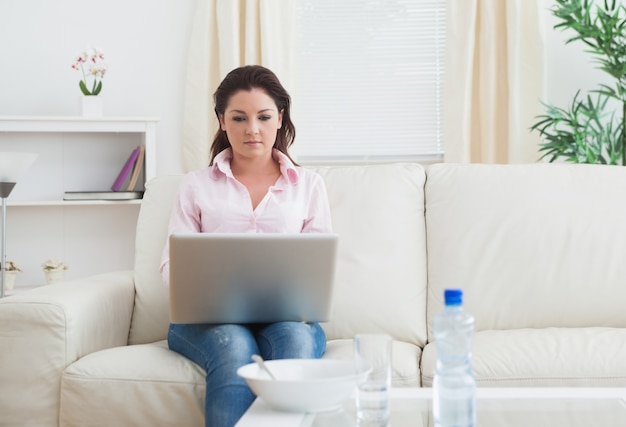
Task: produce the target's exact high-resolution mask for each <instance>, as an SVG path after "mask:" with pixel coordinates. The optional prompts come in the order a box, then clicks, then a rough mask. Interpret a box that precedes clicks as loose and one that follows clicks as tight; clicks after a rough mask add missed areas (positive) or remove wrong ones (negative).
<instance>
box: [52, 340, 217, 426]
mask: <svg viewBox="0 0 626 427" xmlns="http://www.w3.org/2000/svg"><path fill="white" fill-rule="evenodd" d="M204 376H205V373H204V371H203V370H202V369H201V368H200V367H199V366H197V365H196V364H194V363H193V362H191V361H189V360H188V359H186V358H184V357H182V356H180V355H178V354H176V353H174V352H173V351H171V350H169V349H168V348H167V342H165V341H160V342H157V343H154V344H144V345H131V346H124V347H116V348H111V349H108V350H102V351H99V352H96V353H92V354H90V355H88V356H85V357H83V358H82V359H80V360H78V361H77V362H75V363H74V364H72V365H70V366H69V367H68V368H67V369H66V371H65V372H64V373H63V376H62V379H61V405H60V425H67V426H103V427H104V426H106V427H110V426H172V427H174V426H198V427H200V426H204V393H205V379H204ZM86 396H88V397H86ZM103 402H106V404H103ZM111 408H136V410H128V411H112V410H111ZM177 408H178V409H177ZM180 408H185V409H184V410H180Z"/></svg>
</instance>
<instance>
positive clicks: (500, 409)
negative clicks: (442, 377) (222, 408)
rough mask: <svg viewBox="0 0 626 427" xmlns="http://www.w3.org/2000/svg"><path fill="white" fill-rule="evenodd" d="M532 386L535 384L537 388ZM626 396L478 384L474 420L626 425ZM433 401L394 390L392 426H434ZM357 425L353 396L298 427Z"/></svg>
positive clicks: (548, 426) (510, 424) (502, 425)
mask: <svg viewBox="0 0 626 427" xmlns="http://www.w3.org/2000/svg"><path fill="white" fill-rule="evenodd" d="M499 390H501V391H499ZM533 390H536V393H535V394H533V392H532V391H533ZM418 391H419V392H418ZM518 391H519V392H518ZM625 397H626V389H620V388H615V389H589V388H585V389H582V388H581V389H550V388H546V389H543V388H542V389H482V390H480V389H479V390H478V392H477V403H476V405H477V420H476V424H477V426H478V427H518V426H519V427H522V426H523V427H528V426H533V427H544V426H545V427H578V426H580V427H583V426H584V427H589V426H603V427H618V426H619V427H622V426H626V400H625ZM431 404H432V401H431V390H430V389H419V390H418V389H410V390H407V392H406V393H402V392H400V393H396V395H395V396H394V397H392V399H391V421H390V423H389V424H388V426H389V427H405V426H406V427H432V426H434V422H433V419H432V414H431V411H430V409H431ZM356 425H357V421H356V408H355V405H354V401H353V400H352V401H348V402H346V403H345V404H344V407H343V408H342V409H341V410H337V411H334V412H322V413H317V414H307V415H306V416H305V417H304V418H303V420H302V422H301V423H300V426H299V427H348V426H356Z"/></svg>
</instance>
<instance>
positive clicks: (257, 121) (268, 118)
mask: <svg viewBox="0 0 626 427" xmlns="http://www.w3.org/2000/svg"><path fill="white" fill-rule="evenodd" d="M282 122H283V112H282V111H278V107H276V104H275V103H274V100H273V99H272V98H271V97H270V96H268V95H267V94H266V93H265V92H264V91H263V90H262V89H257V88H252V90H250V91H246V90H240V91H239V92H235V94H234V95H232V96H231V97H230V99H229V101H228V104H227V105H226V109H225V111H224V114H223V115H222V116H220V127H221V129H222V130H223V131H225V132H226V135H227V136H228V141H229V142H230V146H231V147H232V149H233V156H240V157H244V158H258V157H263V156H269V157H271V155H272V148H273V147H274V143H275V142H276V133H277V131H278V129H280V127H281V126H282Z"/></svg>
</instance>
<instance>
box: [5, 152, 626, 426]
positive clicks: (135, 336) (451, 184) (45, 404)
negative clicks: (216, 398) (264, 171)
mask: <svg viewBox="0 0 626 427" xmlns="http://www.w3.org/2000/svg"><path fill="white" fill-rule="evenodd" d="M316 169H317V171H318V172H319V173H320V174H321V175H322V176H323V177H324V179H325V181H326V185H327V189H328V194H329V198H330V204H331V210H332V214H333V221H334V228H335V231H336V232H337V233H338V234H339V236H340V243H339V264H338V269H337V277H336V293H335V296H334V309H333V317H332V320H331V321H330V322H328V323H327V324H324V325H323V326H324V329H325V331H326V333H327V337H328V346H327V352H326V355H325V357H329V358H333V357H335V358H348V357H352V342H351V339H352V337H353V336H354V334H356V333H357V332H364V331H368V332H386V333H389V334H391V335H392V336H393V338H394V345H393V363H394V375H393V381H394V384H395V385H396V386H420V385H423V386H429V385H430V384H431V381H432V373H433V368H434V362H435V348H434V343H431V342H430V341H429V338H430V336H431V335H430V325H431V320H432V317H433V315H434V314H435V313H436V312H438V311H439V310H440V309H441V308H442V296H443V290H444V288H446V287H460V288H463V289H464V291H465V300H466V308H467V310H469V311H470V312H472V313H473V314H474V315H475V317H476V334H475V339H474V347H473V368H474V371H475V374H476V378H477V382H478V384H479V386H481V387H482V386H626V309H624V305H625V304H624V303H625V302H626V168H623V167H613V166H584V165H554V164H534V165H506V166H504V165H453V164H438V165H433V166H430V167H428V168H427V169H424V168H423V167H421V166H420V165H417V164H386V165H367V166H332V167H319V168H316ZM179 179H180V177H159V178H156V179H154V180H152V181H151V182H150V183H149V184H148V185H147V191H146V194H145V197H144V199H143V202H142V206H141V211H140V215H139V220H138V224H137V236H136V253H135V258H136V259H135V269H134V271H123V272H114V273H110V274H105V275H99V276H96V277H90V278H86V279H84V280H78V281H72V282H66V283H62V284H57V285H49V286H43V287H41V288H38V289H36V290H33V291H30V292H26V293H22V294H18V295H16V296H11V297H8V298H4V299H2V300H1V301H0V425H2V426H11V427H14V426H37V427H45V426H57V425H60V426H81V427H82V426H107V427H108V426H147V425H150V426H201V425H203V407H204V405H203V400H204V372H203V371H202V369H201V368H199V367H198V366H196V365H195V364H193V363H192V362H190V361H188V360H187V359H185V358H183V357H181V356H179V355H178V354H176V353H174V352H171V351H170V350H168V348H167V344H166V341H165V339H166V331H167V325H168V293H167V288H165V287H164V286H163V285H162V283H161V279H160V277H159V273H158V266H159V259H160V254H161V249H162V247H163V243H164V242H165V238H166V228H167V221H168V218H169V213H170V207H171V204H172V199H173V196H174V194H175V191H176V188H177V185H178V182H179Z"/></svg>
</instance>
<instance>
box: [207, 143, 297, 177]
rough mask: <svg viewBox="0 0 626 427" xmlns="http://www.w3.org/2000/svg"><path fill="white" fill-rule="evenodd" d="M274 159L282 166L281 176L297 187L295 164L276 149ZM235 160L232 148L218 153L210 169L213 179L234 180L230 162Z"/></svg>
mask: <svg viewBox="0 0 626 427" xmlns="http://www.w3.org/2000/svg"><path fill="white" fill-rule="evenodd" d="M273 155H274V158H275V159H276V160H278V164H279V166H280V174H281V175H282V176H283V177H284V178H285V180H286V181H287V182H289V183H290V184H291V185H296V184H297V183H298V178H299V174H298V169H297V168H296V166H295V165H294V164H293V162H292V161H291V160H290V159H289V157H287V155H285V154H284V153H282V152H280V151H278V150H277V149H274V151H273ZM232 158H233V150H232V148H227V149H225V150H222V151H221V152H220V153H218V155H217V156H215V158H214V159H213V165H211V167H210V169H211V170H210V173H211V177H212V178H213V179H218V178H219V176H220V175H225V176H227V177H230V178H233V171H232V170H231V169H230V160H231V159H232Z"/></svg>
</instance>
